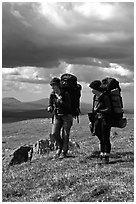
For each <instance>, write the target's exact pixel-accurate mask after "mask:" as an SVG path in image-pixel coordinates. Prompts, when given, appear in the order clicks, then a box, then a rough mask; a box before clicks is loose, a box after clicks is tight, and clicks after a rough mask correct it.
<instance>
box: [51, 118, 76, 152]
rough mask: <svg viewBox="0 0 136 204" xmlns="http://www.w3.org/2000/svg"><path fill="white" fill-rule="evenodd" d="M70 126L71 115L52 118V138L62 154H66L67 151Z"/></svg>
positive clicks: (71, 122) (71, 123)
mask: <svg viewBox="0 0 136 204" xmlns="http://www.w3.org/2000/svg"><path fill="white" fill-rule="evenodd" d="M72 125H73V117H72V115H71V114H68V115H64V116H54V121H53V126H52V135H53V136H54V138H55V140H56V143H57V145H58V147H59V149H60V150H61V151H63V152H64V153H67V151H68V145H69V135H70V129H71V126H72ZM61 130H62V135H61Z"/></svg>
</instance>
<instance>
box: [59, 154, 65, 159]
mask: <svg viewBox="0 0 136 204" xmlns="http://www.w3.org/2000/svg"><path fill="white" fill-rule="evenodd" d="M66 157H67V153H64V152H62V153H61V154H60V156H59V159H64V158H66Z"/></svg>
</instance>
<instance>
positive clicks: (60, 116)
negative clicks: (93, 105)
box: [48, 77, 73, 159]
mask: <svg viewBox="0 0 136 204" xmlns="http://www.w3.org/2000/svg"><path fill="white" fill-rule="evenodd" d="M50 85H51V87H52V90H53V91H52V93H51V94H50V98H49V106H48V111H49V112H53V111H54V119H53V126H52V136H53V137H54V139H55V140H56V143H57V145H58V147H59V148H58V150H57V152H56V155H55V158H57V157H58V158H60V159H63V158H64V157H66V156H67V152H68V145H69V135H70V129H71V126H72V124H73V117H72V114H71V99H70V96H69V93H68V92H64V91H63V90H62V89H61V86H60V79H59V78H56V77H55V78H53V79H52V80H51V82H50ZM61 130H62V136H61V135H60V132H61Z"/></svg>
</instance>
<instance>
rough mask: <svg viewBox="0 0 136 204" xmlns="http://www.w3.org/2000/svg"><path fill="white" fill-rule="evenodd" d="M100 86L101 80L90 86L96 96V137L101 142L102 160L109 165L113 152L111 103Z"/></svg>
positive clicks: (94, 104)
mask: <svg viewBox="0 0 136 204" xmlns="http://www.w3.org/2000/svg"><path fill="white" fill-rule="evenodd" d="M100 86H101V81H99V80H95V81H93V82H92V83H91V84H90V85H89V87H90V88H91V89H92V93H93V94H94V99H93V113H94V115H95V119H94V135H96V136H97V137H98V139H99V141H100V159H101V160H103V161H104V163H106V164H107V163H109V156H110V151H111V143H110V131H111V124H110V121H111V117H112V116H111V103H110V99H109V97H108V95H107V94H105V93H104V92H103V89H102V88H101V87H100Z"/></svg>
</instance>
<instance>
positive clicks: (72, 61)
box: [2, 1, 134, 107]
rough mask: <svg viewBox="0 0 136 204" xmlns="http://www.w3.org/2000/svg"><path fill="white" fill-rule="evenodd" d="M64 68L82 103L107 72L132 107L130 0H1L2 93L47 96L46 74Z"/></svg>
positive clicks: (23, 98) (26, 98) (33, 97)
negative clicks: (93, 83)
mask: <svg viewBox="0 0 136 204" xmlns="http://www.w3.org/2000/svg"><path fill="white" fill-rule="evenodd" d="M66 72H67V73H73V74H75V75H76V76H77V77H78V82H79V83H80V84H81V85H82V87H83V88H82V98H81V100H82V101H83V102H88V103H90V102H91V101H92V94H91V90H90V89H89V87H88V85H89V83H90V82H91V81H93V80H94V79H100V80H101V79H103V78H105V77H107V76H110V77H115V78H116V79H118V80H119V81H120V85H121V88H122V96H123V99H124V104H125V106H131V107H132V106H133V105H134V3H133V2H128V3H126V2H120V3H119V2H114V3H113V2H112V3H110V2H105V3H104V2H103V3H102V2H97V1H96V2H95V3H94V2H92V3H91V2H90V3H89V2H78V3H77V2H74V3H73V2H63V3H62V2H52V3H47V2H35V3H32V2H18V3H17V2H14V3H13V2H3V3H2V96H3V97H16V98H17V99H19V100H21V101H33V100H38V99H41V98H47V97H49V93H50V91H51V88H50V86H49V82H50V80H51V78H52V77H54V76H57V77H59V76H60V75H61V74H63V73H66Z"/></svg>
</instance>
